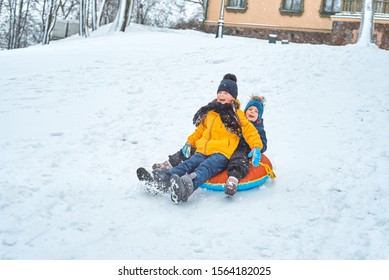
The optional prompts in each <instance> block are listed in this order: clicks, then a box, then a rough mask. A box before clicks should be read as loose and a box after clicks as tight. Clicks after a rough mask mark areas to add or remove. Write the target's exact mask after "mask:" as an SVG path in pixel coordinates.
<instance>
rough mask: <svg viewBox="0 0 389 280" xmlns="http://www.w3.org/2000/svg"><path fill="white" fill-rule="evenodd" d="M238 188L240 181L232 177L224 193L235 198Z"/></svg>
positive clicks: (228, 180) (229, 178)
mask: <svg viewBox="0 0 389 280" xmlns="http://www.w3.org/2000/svg"><path fill="white" fill-rule="evenodd" d="M237 186H238V179H237V178H235V177H234V176H230V177H228V179H227V182H226V186H225V187H224V192H225V193H226V194H227V195H231V196H233V195H234V194H236V187H237Z"/></svg>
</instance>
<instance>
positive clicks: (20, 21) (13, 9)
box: [7, 0, 32, 49]
mask: <svg viewBox="0 0 389 280" xmlns="http://www.w3.org/2000/svg"><path fill="white" fill-rule="evenodd" d="M31 2H32V1H31V0H8V15H9V17H8V20H9V24H8V32H7V40H8V44H7V48H8V49H16V48H20V47H22V46H24V45H25V44H22V41H21V40H22V37H23V36H25V37H26V36H27V34H26V25H27V19H28V17H29V13H30V4H31Z"/></svg>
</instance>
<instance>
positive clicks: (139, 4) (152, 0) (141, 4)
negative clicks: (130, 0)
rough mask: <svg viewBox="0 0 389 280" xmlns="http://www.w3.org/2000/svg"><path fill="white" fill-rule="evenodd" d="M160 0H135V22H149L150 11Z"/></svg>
mask: <svg viewBox="0 0 389 280" xmlns="http://www.w3.org/2000/svg"><path fill="white" fill-rule="evenodd" d="M158 2H160V1H158V0H135V4H134V14H135V22H136V23H139V24H147V18H148V15H149V13H150V12H151V11H152V10H153V9H154V8H155V7H156V5H157V4H158Z"/></svg>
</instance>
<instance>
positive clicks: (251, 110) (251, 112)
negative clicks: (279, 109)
mask: <svg viewBox="0 0 389 280" xmlns="http://www.w3.org/2000/svg"><path fill="white" fill-rule="evenodd" d="M246 118H247V119H248V120H249V121H251V122H255V121H256V120H257V119H258V108H257V107H255V106H250V107H248V108H247V111H246Z"/></svg>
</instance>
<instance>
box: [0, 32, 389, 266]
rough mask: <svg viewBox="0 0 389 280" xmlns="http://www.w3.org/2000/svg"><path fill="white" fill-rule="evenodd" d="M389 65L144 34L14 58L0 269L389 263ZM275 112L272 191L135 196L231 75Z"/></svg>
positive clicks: (2, 70)
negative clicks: (6, 262)
mask: <svg viewBox="0 0 389 280" xmlns="http://www.w3.org/2000/svg"><path fill="white" fill-rule="evenodd" d="M388 65H389V52H385V51H382V50H379V49H377V48H376V47H357V46H345V47H334V46H318V45H303V44H289V45H281V44H276V45H274V44H268V43H267V41H263V40H257V39H248V38H238V37H230V36H225V37H224V38H223V39H215V38H214V35H212V34H203V33H199V32H195V31H172V30H165V29H154V28H144V27H141V26H136V25H133V26H132V27H131V28H130V30H129V31H128V32H127V33H125V34H110V35H104V34H102V31H100V34H95V35H94V37H91V38H88V39H79V38H70V39H67V40H63V41H58V42H55V43H52V44H51V45H49V46H35V47H30V48H27V49H19V50H13V51H2V52H0V89H1V90H0V131H1V134H0V259H388V258H389V206H388V205H389V189H388V187H389V143H388V138H389V129H388V123H389V90H388V89H389V80H388V79H387V71H388ZM228 72H231V73H235V74H236V75H237V77H238V86H239V99H240V101H241V102H242V104H243V105H245V104H246V103H247V101H248V100H249V96H250V95H251V94H252V93H256V94H261V95H264V96H265V97H267V100H268V102H267V106H266V109H265V114H264V118H265V128H266V131H267V135H268V141H269V143H268V145H269V147H268V151H267V153H266V154H267V156H268V157H269V158H270V160H271V161H272V162H273V165H274V167H275V172H276V174H277V176H278V177H277V179H276V180H274V181H268V182H267V183H266V185H265V186H264V187H263V188H261V189H255V190H251V191H248V192H240V193H238V194H237V195H236V196H234V197H233V198H227V197H225V195H224V194H223V193H218V192H210V191H206V190H198V191H196V192H195V194H194V195H193V196H192V197H190V199H189V201H188V202H187V203H185V204H180V205H178V206H177V205H175V204H174V203H172V202H171V201H170V198H169V197H167V196H155V197H153V196H150V195H148V194H147V193H146V192H145V191H144V189H143V187H142V185H141V184H140V183H139V182H138V181H137V179H136V176H135V170H136V168H137V167H139V166H145V167H151V165H152V164H153V163H154V162H161V161H163V160H165V159H166V157H167V155H168V154H171V153H173V152H175V151H176V150H177V149H178V148H179V147H181V146H182V145H183V144H184V143H185V140H186V137H187V136H188V135H189V134H190V133H191V132H192V131H193V129H194V127H193V125H192V123H191V120H192V117H193V114H194V113H195V112H196V111H197V109H198V108H199V107H200V106H202V105H205V104H206V103H208V102H209V101H210V100H211V99H213V98H214V97H215V96H216V89H217V86H218V83H219V81H220V80H221V78H222V76H223V75H224V74H225V73H228Z"/></svg>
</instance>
